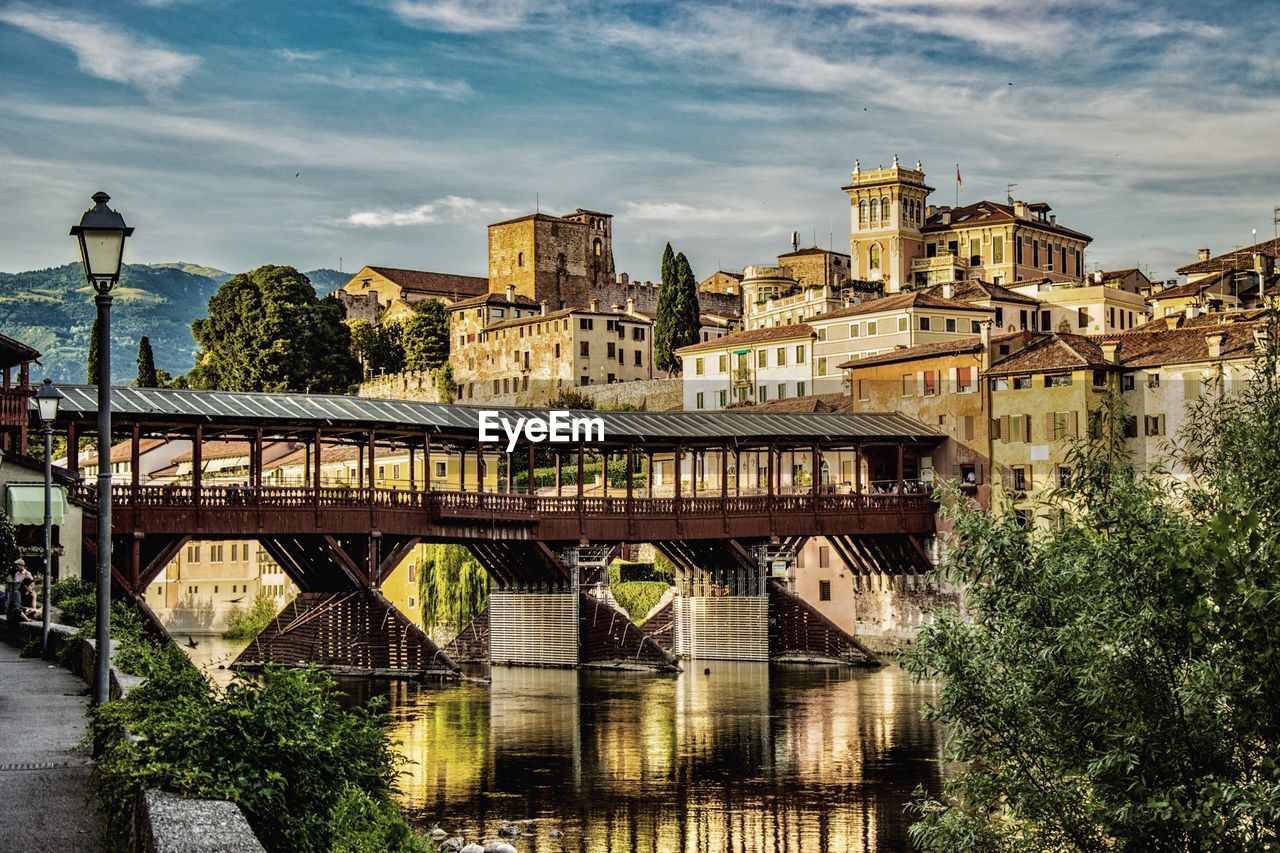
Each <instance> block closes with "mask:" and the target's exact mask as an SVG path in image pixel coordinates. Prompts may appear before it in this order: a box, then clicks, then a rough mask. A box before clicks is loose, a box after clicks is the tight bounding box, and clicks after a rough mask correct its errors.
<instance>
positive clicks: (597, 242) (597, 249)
mask: <svg viewBox="0 0 1280 853" xmlns="http://www.w3.org/2000/svg"><path fill="white" fill-rule="evenodd" d="M603 246H604V244H603V243H601V242H600V238H599V237H597V238H596V239H595V241H594V242H592V244H591V248H592V249H594V250H595V253H596V257H597V258H598V257H600V252H601V250H602V249H603Z"/></svg>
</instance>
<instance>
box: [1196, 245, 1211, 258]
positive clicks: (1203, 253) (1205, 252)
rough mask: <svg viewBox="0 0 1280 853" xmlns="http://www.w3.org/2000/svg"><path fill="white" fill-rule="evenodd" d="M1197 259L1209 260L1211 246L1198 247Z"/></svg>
mask: <svg viewBox="0 0 1280 853" xmlns="http://www.w3.org/2000/svg"><path fill="white" fill-rule="evenodd" d="M1196 260H1197V261H1207V260H1209V247H1208V246H1205V247H1204V248H1202V249H1197V250H1196Z"/></svg>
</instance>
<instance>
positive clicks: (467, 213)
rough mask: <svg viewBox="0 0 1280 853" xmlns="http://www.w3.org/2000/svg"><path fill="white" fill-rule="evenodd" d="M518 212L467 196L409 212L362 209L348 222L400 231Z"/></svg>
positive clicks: (427, 205) (444, 199)
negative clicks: (408, 226) (407, 228)
mask: <svg viewBox="0 0 1280 853" xmlns="http://www.w3.org/2000/svg"><path fill="white" fill-rule="evenodd" d="M512 213H515V209H514V208H511V207H507V206H505V205H502V204H499V203H497V202H482V201H478V200H476V199H474V198H465V197H463V196H456V195H451V196H445V197H444V198H438V199H435V200H434V201H429V202H427V203H426V204H420V205H418V206H417V207H411V208H409V209H407V210H385V209H383V210H361V211H357V212H355V213H352V214H351V215H350V216H348V217H347V218H346V219H345V220H343V222H344V223H346V224H347V225H355V226H357V227H359V228H397V227H402V226H405V225H439V224H440V223H444V222H468V221H474V220H477V219H481V218H484V217H493V216H508V215H510V214H512Z"/></svg>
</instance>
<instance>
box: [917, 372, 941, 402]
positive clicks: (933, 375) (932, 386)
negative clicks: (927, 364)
mask: <svg viewBox="0 0 1280 853" xmlns="http://www.w3.org/2000/svg"><path fill="white" fill-rule="evenodd" d="M921 378H922V379H923V380H924V395H923V396H925V397H933V396H935V395H936V394H937V393H938V371H936V370H926V371H924V372H923V373H922V374H921Z"/></svg>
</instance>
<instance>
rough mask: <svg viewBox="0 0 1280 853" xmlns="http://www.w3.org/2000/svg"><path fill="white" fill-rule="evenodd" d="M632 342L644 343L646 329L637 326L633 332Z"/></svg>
mask: <svg viewBox="0 0 1280 853" xmlns="http://www.w3.org/2000/svg"><path fill="white" fill-rule="evenodd" d="M631 340H633V341H643V340H644V329H642V328H640V327H639V326H636V327H635V328H634V329H632V330H631Z"/></svg>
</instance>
